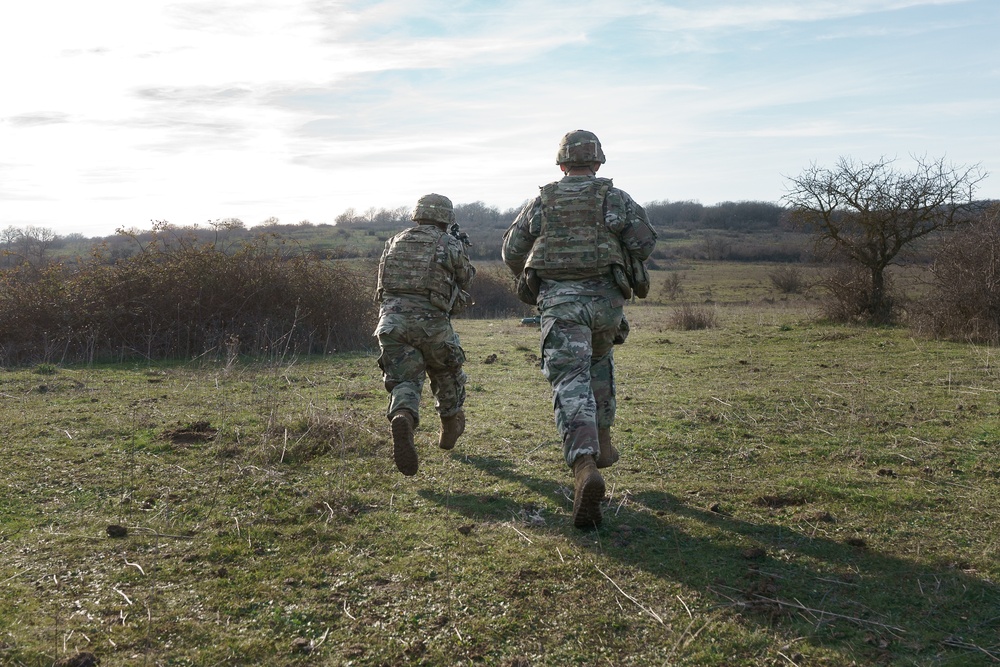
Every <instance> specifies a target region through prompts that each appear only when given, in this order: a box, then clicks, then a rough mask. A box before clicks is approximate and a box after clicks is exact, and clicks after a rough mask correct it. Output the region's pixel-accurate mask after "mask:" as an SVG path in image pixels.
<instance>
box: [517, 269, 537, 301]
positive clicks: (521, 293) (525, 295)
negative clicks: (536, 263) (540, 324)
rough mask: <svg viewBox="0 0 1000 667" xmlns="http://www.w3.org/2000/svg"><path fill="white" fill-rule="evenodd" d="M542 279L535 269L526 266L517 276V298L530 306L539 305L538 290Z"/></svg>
mask: <svg viewBox="0 0 1000 667" xmlns="http://www.w3.org/2000/svg"><path fill="white" fill-rule="evenodd" d="M541 286H542V281H541V280H540V279H539V277H538V273H537V272H535V270H534V269H530V268H525V269H524V271H522V272H521V274H520V275H519V276H518V277H517V298H518V299H520V300H521V301H523V302H524V303H526V304H528V305H529V306H537V305H538V290H539V289H540V288H541Z"/></svg>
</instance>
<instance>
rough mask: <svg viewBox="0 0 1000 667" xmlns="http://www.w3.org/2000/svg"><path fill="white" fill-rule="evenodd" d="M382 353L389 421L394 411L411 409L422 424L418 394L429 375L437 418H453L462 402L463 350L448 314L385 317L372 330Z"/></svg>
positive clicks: (388, 315) (417, 421) (463, 388)
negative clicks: (424, 316)
mask: <svg viewBox="0 0 1000 667" xmlns="http://www.w3.org/2000/svg"><path fill="white" fill-rule="evenodd" d="M375 336H376V337H377V338H378V345H379V349H380V351H381V354H380V355H379V358H378V366H379V368H381V369H382V380H383V382H384V383H385V390H386V391H388V392H389V408H388V410H387V411H386V416H387V417H389V418H391V417H392V415H393V414H394V413H395V412H397V411H398V410H403V409H405V410H409V411H410V412H412V413H413V415H414V417H415V418H416V423H419V422H420V394H421V392H422V391H423V388H424V379H425V378H426V377H430V380H431V393H433V394H434V399H435V407H436V409H437V412H438V414H439V415H440V416H441V417H451V416H452V415H454V414H455V413H457V412H458V411H459V410H460V409H461V408H462V405H463V404H464V403H465V381H466V376H465V372H464V371H463V370H462V365H463V364H464V363H465V352H464V351H463V350H462V346H461V345H460V344H459V341H458V334H456V333H455V330H454V329H452V327H451V321H450V320H449V319H448V317H447V315H444V314H442V315H441V316H439V317H434V318H430V319H427V318H421V319H414V318H412V317H409V316H407V315H403V314H398V313H383V314H382V317H381V318H380V319H379V323H378V327H377V328H376V329H375Z"/></svg>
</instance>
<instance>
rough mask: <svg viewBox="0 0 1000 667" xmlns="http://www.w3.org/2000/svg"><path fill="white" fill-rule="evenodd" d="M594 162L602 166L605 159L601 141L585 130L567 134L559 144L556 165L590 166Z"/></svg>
mask: <svg viewBox="0 0 1000 667" xmlns="http://www.w3.org/2000/svg"><path fill="white" fill-rule="evenodd" d="M595 162H600V163H601V164H604V163H605V162H606V159H605V157H604V151H603V150H602V149H601V140H600V139H598V138H597V135H596V134H594V133H593V132H588V131H587V130H573V131H572V132H567V133H566V135H565V136H564V137H563V138H562V141H560V142H559V152H558V153H557V154H556V164H568V165H570V166H573V165H590V164H593V163H595Z"/></svg>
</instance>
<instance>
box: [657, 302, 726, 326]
mask: <svg viewBox="0 0 1000 667" xmlns="http://www.w3.org/2000/svg"><path fill="white" fill-rule="evenodd" d="M669 322H670V326H672V327H673V328H675V329H681V330H682V331H694V330H697V329H714V328H715V327H717V326H719V322H718V318H717V317H716V314H715V310H714V309H713V308H709V307H707V306H693V305H691V304H689V303H685V304H683V305H682V306H681V307H680V308H678V309H676V310H675V311H673V312H672V313H671V314H670V320H669Z"/></svg>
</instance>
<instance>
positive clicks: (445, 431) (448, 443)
mask: <svg viewBox="0 0 1000 667" xmlns="http://www.w3.org/2000/svg"><path fill="white" fill-rule="evenodd" d="M464 432H465V411H464V410H459V411H458V412H456V413H455V414H453V415H452V416H451V417H441V437H440V438H439V439H438V447H440V448H441V449H453V448H454V447H455V443H456V442H457V441H458V436H460V435H462V434H463V433H464Z"/></svg>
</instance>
